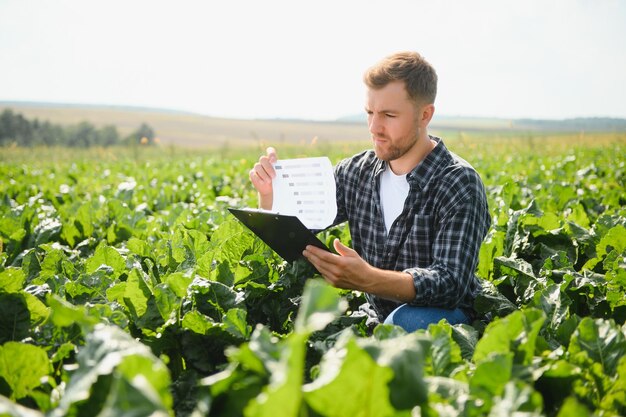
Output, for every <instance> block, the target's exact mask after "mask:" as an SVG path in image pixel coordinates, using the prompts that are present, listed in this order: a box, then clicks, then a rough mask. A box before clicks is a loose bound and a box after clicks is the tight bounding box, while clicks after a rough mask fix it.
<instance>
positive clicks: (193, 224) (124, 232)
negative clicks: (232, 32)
mask: <svg viewBox="0 0 626 417" xmlns="http://www.w3.org/2000/svg"><path fill="white" fill-rule="evenodd" d="M444 139H445V138H444ZM625 141H626V137H623V136H620V135H598V136H590V135H587V136H586V137H584V138H583V137H582V136H580V135H577V136H555V137H542V136H530V135H526V136H524V137H520V138H504V139H503V140H500V141H495V140H494V141H492V142H489V141H485V140H478V139H474V138H472V137H468V136H464V135H459V136H457V137H454V138H452V139H451V140H446V143H447V145H448V146H449V147H450V148H451V149H452V150H453V151H456V152H457V153H458V154H460V155H461V156H462V157H464V158H465V159H466V160H468V161H469V162H470V163H471V164H472V165H474V167H475V168H476V169H477V170H478V171H479V173H480V174H481V176H482V177H483V179H484V181H485V184H486V186H487V192H488V197H489V204H490V210H491V213H492V216H493V219H494V222H493V226H492V228H491V230H490V231H489V234H488V236H487V238H486V239H485V242H484V244H483V246H482V248H481V252H480V263H479V266H478V269H477V273H478V275H479V276H480V277H481V278H482V279H483V285H484V293H483V295H482V296H481V297H479V299H477V301H476V308H477V310H479V311H480V312H481V313H483V314H484V315H486V316H487V317H491V320H490V321H488V320H484V321H476V322H475V323H473V324H472V325H471V326H469V325H458V326H450V325H448V324H447V323H445V322H441V323H439V324H436V325H432V326H430V328H429V329H428V330H427V331H419V332H416V333H413V334H405V333H404V332H403V331H402V330H401V329H399V328H396V327H393V326H385V325H380V326H378V327H376V328H373V329H372V328H371V327H368V326H367V325H366V322H365V316H364V315H363V314H362V313H361V312H360V311H359V309H358V306H359V305H360V304H361V303H362V302H363V296H362V294H359V293H356V292H351V291H339V290H336V289H333V288H330V287H328V286H326V285H325V284H324V283H323V282H322V281H320V280H319V277H316V276H315V274H314V271H313V270H312V269H311V268H310V267H309V266H308V265H307V264H305V263H304V262H297V263H295V264H293V265H289V264H286V263H284V262H283V261H282V260H281V259H280V258H279V257H277V255H275V254H274V253H273V252H272V251H271V250H269V249H268V248H267V247H266V246H265V245H264V244H263V243H262V242H260V241H259V240H258V239H257V238H255V237H254V235H252V234H251V233H249V232H248V231H247V230H246V229H244V228H243V227H242V226H241V225H240V224H239V223H238V222H237V221H236V220H234V219H233V218H232V217H230V215H228V214H227V211H226V207H228V206H253V205H255V200H256V196H255V195H254V193H253V192H252V189H251V187H250V186H249V184H248V179H247V173H248V170H249V169H250V167H251V166H252V165H253V163H254V161H255V160H256V158H257V157H258V154H259V153H260V152H261V151H260V150H259V149H234V148H229V149H218V150H215V149H213V150H210V151H198V150H195V151H193V152H192V151H187V150H184V149H176V148H172V147H170V148H168V149H161V148H139V149H137V148H135V149H128V150H125V149H122V148H120V149H116V150H114V151H112V150H110V149H109V150H106V149H102V148H96V149H92V150H88V151H83V150H68V149H67V148H34V149H31V150H28V151H25V150H20V149H8V148H2V149H1V151H2V154H1V156H0V196H1V198H2V200H1V203H0V237H1V244H2V248H1V249H2V250H1V251H0V415H1V416H4V415H7V416H42V415H46V416H66V415H71V416H94V415H101V416H105V415H131V413H132V415H137V416H140V415H146V416H147V415H154V416H160V415H163V416H166V415H174V414H176V415H193V416H200V415H220V416H230V415H232V416H235V415H246V416H264V415H294V416H295V415H310V416H316V415H324V416H326V415H328V416H335V415H336V416H346V415H351V416H359V415H377V416H387V415H388V416H403V415H404V416H410V415H422V416H435V415H450V416H457V415H466V416H479V415H513V414H515V413H519V415H529V416H531V415H550V416H552V415H555V416H556V415H558V416H566V415H581V416H582V415H598V416H599V415H623V414H625V413H626V359H624V353H626V338H625V336H626V332H625V330H624V323H625V322H626V295H625V287H626V208H625V203H626V197H625V194H624V189H625V188H626V184H625V182H626V173H625V169H626V167H625V163H626V158H625V157H624V155H625V152H624V151H625V147H624V144H625ZM367 146H368V145H367V144H359V145H350V144H341V145H331V144H329V143H318V144H316V145H305V146H300V147H291V146H284V147H281V149H280V152H281V157H297V156H316V155H323V154H326V155H329V156H330V158H331V160H332V161H333V162H334V163H336V162H338V161H339V160H340V159H341V158H343V157H345V156H349V155H350V154H352V153H354V152H357V151H358V150H360V149H362V148H363V147H367ZM321 237H322V239H325V240H327V241H330V240H331V239H333V238H334V237H339V238H341V239H342V241H344V242H345V243H349V242H350V236H349V233H348V231H347V228H346V227H343V226H339V227H337V228H335V229H332V230H330V231H326V232H324V233H323V234H322V235H321Z"/></svg>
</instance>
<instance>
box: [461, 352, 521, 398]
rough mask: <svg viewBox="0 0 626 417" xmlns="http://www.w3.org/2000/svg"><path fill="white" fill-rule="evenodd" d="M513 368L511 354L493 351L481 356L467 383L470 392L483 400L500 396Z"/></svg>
mask: <svg viewBox="0 0 626 417" xmlns="http://www.w3.org/2000/svg"><path fill="white" fill-rule="evenodd" d="M512 370H513V354H512V353H510V352H509V353H502V352H494V353H492V354H490V355H489V356H487V357H484V358H482V360H481V362H480V363H479V364H478V365H477V366H476V370H475V371H474V375H472V377H471V379H470V381H469V385H470V392H471V393H472V394H474V395H476V396H478V397H479V398H482V399H483V400H485V401H491V399H492V398H493V397H496V396H500V395H502V393H503V392H504V387H505V386H506V384H507V383H508V382H509V380H510V379H511V375H512Z"/></svg>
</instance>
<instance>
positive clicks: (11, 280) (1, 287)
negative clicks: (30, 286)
mask: <svg viewBox="0 0 626 417" xmlns="http://www.w3.org/2000/svg"><path fill="white" fill-rule="evenodd" d="M25 279H26V274H24V271H22V270H21V269H18V268H11V267H9V268H7V269H5V270H4V271H2V272H0V293H3V292H4V293H14V292H19V291H20V290H21V289H22V288H23V287H24V280H25Z"/></svg>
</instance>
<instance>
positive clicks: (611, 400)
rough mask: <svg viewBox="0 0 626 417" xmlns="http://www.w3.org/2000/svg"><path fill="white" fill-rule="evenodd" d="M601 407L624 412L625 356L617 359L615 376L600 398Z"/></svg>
mask: <svg viewBox="0 0 626 417" xmlns="http://www.w3.org/2000/svg"><path fill="white" fill-rule="evenodd" d="M601 408H602V409H603V410H606V411H611V412H614V413H616V414H620V415H623V414H624V412H626V356H623V357H621V358H620V360H619V363H618V365H617V378H616V379H615V380H614V381H613V383H612V384H611V387H610V388H609V390H608V392H607V393H606V394H605V395H604V397H603V398H602V402H601Z"/></svg>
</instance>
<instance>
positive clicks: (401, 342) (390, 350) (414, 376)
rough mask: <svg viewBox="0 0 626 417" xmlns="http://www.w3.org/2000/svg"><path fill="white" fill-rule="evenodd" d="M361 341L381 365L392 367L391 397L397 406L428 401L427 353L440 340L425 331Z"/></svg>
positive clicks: (408, 405) (401, 406) (407, 408)
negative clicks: (425, 356)
mask: <svg viewBox="0 0 626 417" xmlns="http://www.w3.org/2000/svg"><path fill="white" fill-rule="evenodd" d="M357 343H358V345H359V346H360V347H362V348H363V349H365V351H366V352H367V353H369V354H370V356H371V357H372V359H374V360H375V361H376V363H377V364H378V365H380V366H382V367H385V368H390V369H391V370H392V372H393V378H392V379H391V381H389V398H390V400H391V404H392V405H393V407H395V408H396V409H398V410H410V409H412V408H413V407H415V406H416V405H423V404H424V403H425V402H426V393H427V389H426V384H425V382H424V376H423V374H424V353H423V352H424V351H428V350H429V349H430V350H431V351H432V350H433V348H434V344H435V343H436V342H434V341H431V340H430V339H429V338H427V337H426V336H425V335H423V334H417V333H409V334H405V335H402V336H398V337H396V338H394V339H386V340H382V341H378V340H376V339H371V338H369V339H358V340H357ZM431 343H432V345H431ZM444 356H445V354H444Z"/></svg>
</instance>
